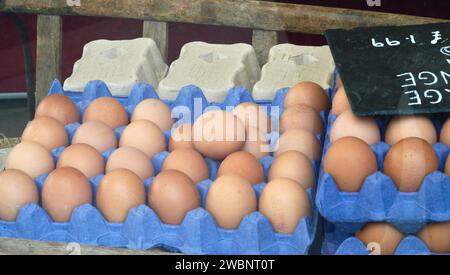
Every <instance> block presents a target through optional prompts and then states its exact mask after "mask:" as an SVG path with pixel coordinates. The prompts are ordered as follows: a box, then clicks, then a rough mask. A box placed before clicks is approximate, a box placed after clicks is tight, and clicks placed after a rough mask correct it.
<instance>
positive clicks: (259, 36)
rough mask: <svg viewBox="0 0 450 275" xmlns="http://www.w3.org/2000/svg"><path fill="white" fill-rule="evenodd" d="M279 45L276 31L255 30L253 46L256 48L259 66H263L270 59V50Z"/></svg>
mask: <svg viewBox="0 0 450 275" xmlns="http://www.w3.org/2000/svg"><path fill="white" fill-rule="evenodd" d="M277 44H278V33H277V32H275V31H263V30H254V31H253V35H252V45H253V48H255V52H256V56H257V57H258V61H259V64H260V65H261V66H263V65H264V64H265V63H266V62H267V59H268V57H269V52H270V49H271V48H272V47H273V46H275V45H277Z"/></svg>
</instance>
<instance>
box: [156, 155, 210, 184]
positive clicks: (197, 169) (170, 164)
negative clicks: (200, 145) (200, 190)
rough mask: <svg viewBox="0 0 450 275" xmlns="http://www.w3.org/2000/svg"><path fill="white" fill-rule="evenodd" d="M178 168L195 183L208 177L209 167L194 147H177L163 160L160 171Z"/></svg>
mask: <svg viewBox="0 0 450 275" xmlns="http://www.w3.org/2000/svg"><path fill="white" fill-rule="evenodd" d="M165 170H178V171H181V172H183V173H185V174H186V175H187V176H188V177H189V178H191V180H192V181H193V182H195V183H199V182H201V181H203V180H206V179H208V178H209V168H208V165H207V163H206V161H205V159H204V158H203V156H202V155H201V154H200V153H199V152H197V151H195V150H194V149H177V150H175V151H173V152H171V153H170V154H169V155H168V156H167V158H166V159H165V160H164V163H163V166H162V171H165Z"/></svg>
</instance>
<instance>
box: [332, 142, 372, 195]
mask: <svg viewBox="0 0 450 275" xmlns="http://www.w3.org/2000/svg"><path fill="white" fill-rule="evenodd" d="M377 169H378V166H377V159H376V157H375V154H374V153H373V151H372V148H371V147H370V146H369V145H368V144H367V143H365V142H364V141H363V140H361V139H359V138H355V137H344V138H341V139H339V140H338V141H336V142H335V143H333V144H332V145H331V146H330V149H328V151H327V154H326V156H325V160H324V171H325V173H328V174H330V175H331V176H332V177H333V179H334V181H335V183H336V185H337V186H338V188H339V189H340V190H341V191H342V192H358V191H359V190H360V189H361V186H362V184H363V183H364V180H365V179H366V178H367V177H368V176H370V175H372V174H373V173H375V172H376V171H377Z"/></svg>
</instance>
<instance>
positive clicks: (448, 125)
mask: <svg viewBox="0 0 450 275" xmlns="http://www.w3.org/2000/svg"><path fill="white" fill-rule="evenodd" d="M439 142H440V143H443V144H445V145H447V146H449V147H450V118H449V119H447V120H446V121H445V123H444V125H443V126H442V129H441V134H440V137H439Z"/></svg>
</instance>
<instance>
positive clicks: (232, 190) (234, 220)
mask: <svg viewBox="0 0 450 275" xmlns="http://www.w3.org/2000/svg"><path fill="white" fill-rule="evenodd" d="M256 207H257V201H256V194H255V191H254V190H253V188H252V185H251V184H250V182H249V181H247V180H246V179H244V178H242V177H240V176H238V175H235V174H227V175H223V176H221V177H219V178H217V179H216V180H215V181H214V182H213V184H212V185H211V188H210V189H209V191H208V194H207V195H206V206H205V208H206V210H207V211H208V212H209V213H211V215H212V216H213V217H214V219H215V221H216V223H217V225H218V226H219V227H221V228H224V229H236V228H238V227H239V224H240V223H241V221H242V219H243V218H244V217H245V216H247V215H249V214H251V213H253V212H255V211H256Z"/></svg>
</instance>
